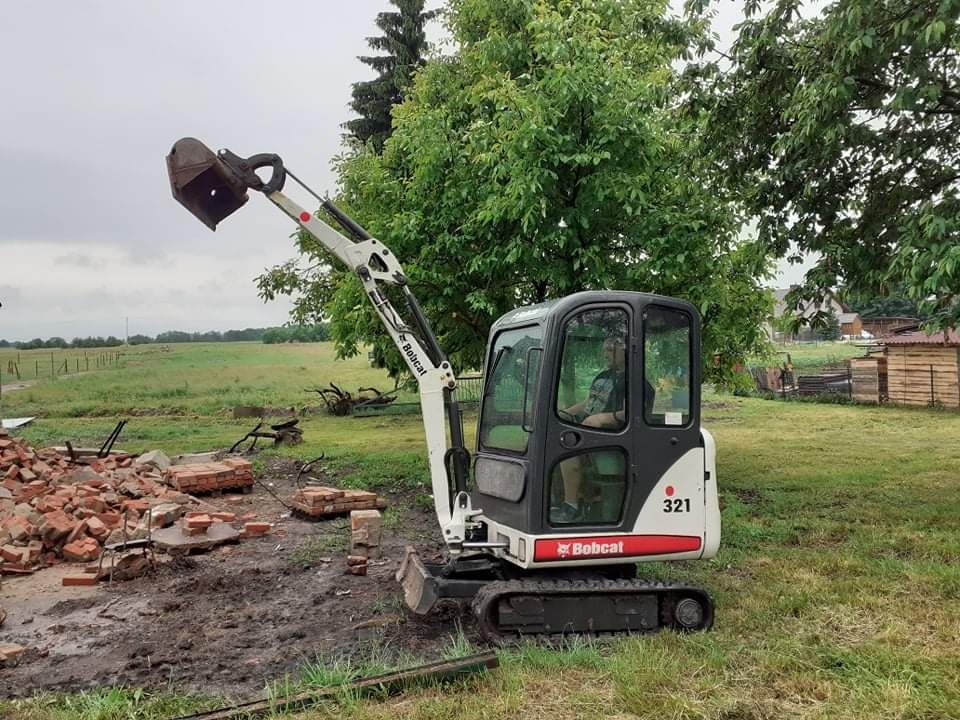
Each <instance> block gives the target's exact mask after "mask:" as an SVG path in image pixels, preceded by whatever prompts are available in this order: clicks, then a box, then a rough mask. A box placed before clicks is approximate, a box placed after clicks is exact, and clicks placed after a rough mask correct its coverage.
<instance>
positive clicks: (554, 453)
mask: <svg viewBox="0 0 960 720" xmlns="http://www.w3.org/2000/svg"><path fill="white" fill-rule="evenodd" d="M167 169H168V173H169V176H170V183H171V187H172V190H173V195H174V197H175V198H176V200H178V201H179V202H180V203H181V204H182V205H184V206H185V207H186V208H187V210H189V211H190V212H191V213H192V214H193V215H194V216H196V217H197V218H198V219H199V220H200V221H202V222H203V223H204V224H205V225H207V226H208V227H209V228H210V229H211V230H215V229H216V227H217V224H218V223H219V222H220V221H222V220H223V219H224V218H226V217H227V216H229V215H231V214H232V213H233V212H235V211H236V210H238V209H239V208H240V207H242V206H243V205H244V204H245V203H246V202H247V199H248V191H250V190H255V191H259V192H261V193H263V195H265V196H266V198H267V199H268V200H270V201H271V202H272V203H273V204H274V205H276V206H277V207H278V208H280V210H281V211H283V213H285V214H286V215H287V216H288V217H289V218H290V219H292V220H293V221H294V222H295V223H297V225H298V226H299V228H300V229H301V230H302V231H304V232H306V233H309V235H310V236H311V237H313V238H314V239H315V240H316V241H317V242H319V243H320V244H321V245H322V246H323V247H325V248H326V249H327V250H328V251H329V253H330V254H332V255H334V256H335V257H337V258H338V259H339V260H340V261H341V262H343V263H345V264H346V265H347V266H348V267H349V268H351V270H352V271H353V272H355V273H356V275H357V277H358V278H359V280H360V282H361V283H362V285H363V289H364V291H365V292H366V296H367V298H368V299H369V300H370V302H371V304H372V307H373V310H374V312H376V314H377V315H378V316H379V318H380V320H381V321H382V322H383V326H384V328H385V329H386V332H387V333H388V334H389V336H390V337H391V339H392V340H393V342H394V343H395V344H396V346H397V348H398V350H399V352H400V355H401V356H402V357H403V358H404V360H405V361H406V364H407V367H408V368H409V370H410V373H411V374H412V376H413V377H414V378H415V379H416V380H417V382H418V384H419V391H420V402H421V406H422V411H423V425H424V430H425V434H426V444H427V452H428V455H429V468H430V477H431V483H432V492H433V502H434V509H435V510H436V514H437V519H438V520H439V523H440V531H441V534H442V537H443V540H444V542H445V544H446V562H443V563H438V564H428V563H425V562H424V561H423V560H422V558H421V557H420V556H419V554H418V553H417V551H416V550H415V549H414V548H407V550H406V554H405V556H404V558H403V560H402V563H401V565H400V569H399V570H398V572H397V580H398V581H399V583H400V584H401V586H402V589H403V593H404V598H405V601H406V603H407V605H408V607H409V608H410V609H411V610H412V611H413V612H415V613H418V614H427V613H429V612H430V610H431V609H432V608H433V607H434V606H435V605H437V603H438V602H440V601H442V600H444V599H447V598H453V599H458V600H461V601H467V600H470V601H472V607H473V611H474V612H475V614H476V617H477V621H478V623H479V626H480V630H481V631H482V633H483V635H484V636H485V637H486V638H487V639H488V640H490V641H491V642H493V643H496V644H509V643H511V642H515V641H517V640H519V639H522V638H527V637H545V636H546V637H548V638H552V637H554V636H566V635H590V636H608V635H618V634H630V633H644V632H652V631H656V630H659V629H662V628H668V629H673V630H677V631H698V630H706V629H708V628H710V627H711V625H712V624H713V616H714V608H713V602H712V600H711V598H710V596H709V595H708V594H707V592H706V591H705V590H704V589H702V588H699V587H696V586H691V585H686V584H678V583H661V582H646V581H644V580H642V579H639V578H638V577H637V568H638V563H639V562H642V561H673V560H695V559H701V558H711V557H713V556H714V555H716V553H717V549H718V546H719V544H720V508H719V502H718V494H717V475H716V462H715V459H716V451H715V445H714V441H713V438H712V436H711V435H710V433H709V432H707V431H706V430H705V429H703V428H702V427H701V426H700V368H701V364H700V321H699V316H698V313H697V311H696V309H695V308H694V307H693V306H692V305H691V304H689V303H687V302H684V301H682V300H677V299H674V298H669V297H662V296H658V295H652V294H646V293H637V292H615V291H591V292H579V293H576V294H573V295H569V296H567V297H563V298H558V299H555V300H551V301H549V302H544V303H541V304H538V305H532V306H529V307H520V308H517V309H515V310H513V311H511V312H508V313H507V314H506V315H504V316H503V317H501V318H500V319H499V320H497V321H496V322H495V323H494V324H493V327H492V328H491V330H490V337H489V343H488V346H487V352H486V359H485V362H484V386H483V387H484V389H483V397H482V400H481V404H480V413H479V422H478V427H477V442H476V450H475V452H474V453H473V455H472V456H471V453H470V452H469V451H468V449H467V447H466V444H465V442H464V431H463V424H462V419H461V411H460V406H459V404H458V402H457V379H456V377H455V375H454V371H453V368H452V367H451V364H450V362H449V360H448V359H447V357H446V356H445V355H444V352H443V350H442V349H441V348H440V346H439V344H438V342H437V339H436V337H435V335H434V333H433V332H432V330H431V328H430V324H429V322H428V321H427V319H426V317H425V316H424V313H423V311H422V309H421V307H420V305H419V303H418V302H417V299H416V297H415V296H414V294H413V292H412V290H411V289H410V286H409V284H408V282H407V277H406V275H405V274H404V272H403V268H402V267H401V265H400V261H399V260H398V259H397V258H396V256H395V255H394V254H393V253H392V252H391V251H390V250H389V248H387V247H386V246H385V245H384V244H383V243H382V242H381V241H380V240H378V239H375V238H373V237H371V235H370V234H369V233H368V232H367V231H366V230H364V229H363V227H361V226H360V225H359V224H358V223H357V222H355V221H354V220H353V219H352V218H351V217H349V216H348V215H347V214H346V213H344V212H343V211H341V210H340V209H339V208H338V207H336V206H335V205H334V204H333V203H332V202H330V201H329V200H327V199H323V198H321V197H320V196H318V195H317V194H316V193H314V192H313V191H312V190H310V188H308V187H307V186H306V185H304V184H303V183H302V182H300V180H299V179H297V178H296V176H294V175H293V173H292V172H290V171H289V170H288V169H287V168H286V167H285V166H284V164H283V161H282V160H281V159H280V157H278V156H277V155H274V154H258V155H253V156H251V157H240V156H238V155H235V154H234V153H232V152H230V151H229V150H220V151H219V152H218V153H214V152H213V151H212V150H210V149H209V148H208V147H207V146H206V145H204V144H203V143H202V142H200V141H199V140H196V139H194V138H183V139H181V140H179V141H177V142H176V144H174V146H173V149H172V150H171V151H170V154H169V155H168V156H167ZM267 174H269V176H270V177H269V178H268V179H267V178H266V175H267ZM288 177H289V178H290V179H292V180H294V181H295V182H297V183H298V184H300V185H301V186H302V187H303V188H304V189H305V190H306V191H307V192H309V193H310V194H311V195H313V197H315V198H316V199H317V200H318V201H319V202H320V204H321V206H322V208H323V209H324V210H326V212H327V213H329V215H330V216H331V217H332V218H334V219H335V221H336V223H337V224H338V225H339V226H340V228H341V230H342V232H340V231H338V230H336V229H334V228H333V227H331V226H330V225H328V224H327V223H326V222H324V221H323V220H321V219H320V218H319V217H317V215H316V214H314V213H311V212H308V211H307V210H306V209H304V208H303V207H300V206H299V205H298V204H296V203H295V202H293V201H292V200H291V199H290V198H289V197H287V195H285V194H284V193H283V192H282V190H283V187H284V184H285V182H286V180H287V178H288ZM391 297H392V298H393V299H396V300H397V303H396V305H395V303H394V302H392V301H391ZM397 305H399V306H400V307H403V306H404V305H405V307H403V311H402V312H401V311H400V310H398V309H397Z"/></svg>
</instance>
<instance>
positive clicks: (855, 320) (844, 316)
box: [837, 312, 863, 338]
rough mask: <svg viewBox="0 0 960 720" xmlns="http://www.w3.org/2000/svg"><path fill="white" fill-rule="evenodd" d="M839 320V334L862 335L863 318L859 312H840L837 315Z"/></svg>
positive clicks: (847, 335) (848, 335)
mask: <svg viewBox="0 0 960 720" xmlns="http://www.w3.org/2000/svg"><path fill="white" fill-rule="evenodd" d="M837 319H838V320H839V321H840V335H841V336H842V337H845V338H859V337H863V319H862V318H861V317H860V314H859V313H855V312H842V313H840V314H839V315H837Z"/></svg>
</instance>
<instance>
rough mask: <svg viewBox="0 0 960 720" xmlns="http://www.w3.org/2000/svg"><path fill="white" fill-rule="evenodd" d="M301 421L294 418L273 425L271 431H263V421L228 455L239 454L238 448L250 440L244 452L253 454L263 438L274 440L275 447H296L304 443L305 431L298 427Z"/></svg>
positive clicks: (238, 441) (236, 443)
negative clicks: (284, 445)
mask: <svg viewBox="0 0 960 720" xmlns="http://www.w3.org/2000/svg"><path fill="white" fill-rule="evenodd" d="M299 422H300V419H299V418H294V419H293V420H287V421H286V422H282V423H278V424H276V425H271V426H270V430H269V431H268V430H261V428H262V427H263V421H262V420H261V421H260V422H258V423H257V426H256V427H255V428H253V430H251V431H250V432H248V433H247V434H246V435H244V436H243V437H242V438H240V439H239V440H237V442H235V443H234V444H233V447H231V448H230V450H229V451H228V453H227V454H228V455H233V454H234V453H236V452H237V448H238V447H240V446H241V445H243V444H244V443H245V442H246V441H247V440H250V441H251V442H250V446H249V447H248V448H247V449H246V450H244V451H243V452H244V454H249V453H252V452H254V451H255V450H256V448H257V441H258V440H260V439H261V438H264V439H267V440H273V444H274V445H283V444H286V445H296V444H297V443H300V442H303V430H301V429H300V428H299V427H297V425H298V424H299Z"/></svg>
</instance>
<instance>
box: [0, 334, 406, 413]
mask: <svg viewBox="0 0 960 720" xmlns="http://www.w3.org/2000/svg"><path fill="white" fill-rule="evenodd" d="M43 352H44V351H30V352H29V353H23V355H24V360H23V361H22V362H23V363H27V362H28V360H27V359H26V356H27V355H32V354H37V357H39V358H42V357H43ZM122 352H123V357H122V358H121V361H120V365H121V367H119V368H116V367H107V368H105V369H103V370H97V371H92V372H89V373H83V374H80V375H77V374H70V375H60V376H58V377H57V379H56V380H51V379H50V377H49V372H47V373H46V374H43V373H41V377H40V379H39V380H37V381H36V384H35V385H33V386H31V387H30V388H28V389H25V390H18V391H16V392H10V393H7V394H6V395H5V396H4V398H3V400H2V403H0V406H2V407H3V412H4V413H5V414H6V416H8V417H9V416H18V417H19V416H26V415H46V416H48V417H49V416H51V414H54V413H55V414H56V416H57V417H90V416H102V417H114V416H119V415H124V414H130V413H134V414H137V413H144V412H145V411H148V412H151V413H156V414H163V415H187V416H193V415H201V416H210V415H224V414H228V413H229V412H230V411H231V409H232V408H233V406H235V405H265V406H271V407H292V406H295V407H303V406H304V405H319V404H321V400H320V397H319V396H318V395H317V394H316V393H313V392H310V393H308V392H305V390H306V388H313V387H326V386H327V385H328V383H330V382H334V383H336V384H337V385H338V386H339V387H341V388H342V389H344V390H347V391H349V392H351V393H354V394H356V392H357V389H358V388H360V387H370V386H374V387H377V388H379V389H380V390H381V391H384V392H385V391H387V390H390V389H392V388H393V382H392V381H391V380H390V379H389V378H388V377H387V375H386V373H385V372H383V371H381V370H376V369H374V368H371V367H370V366H369V363H367V362H366V359H365V358H363V357H358V358H353V359H351V360H349V361H344V362H336V361H335V360H334V350H333V344H332V343H326V342H325V343H306V344H302V345H301V344H287V345H264V344H261V343H184V344H171V345H137V346H134V347H130V348H125V349H123V351H122ZM3 357H4V356H2V355H0V367H2V369H3V370H4V371H5V370H6V367H7V365H6V363H5V362H4V360H3ZM58 357H59V355H58ZM46 361H47V364H48V366H49V353H46ZM29 362H30V363H31V367H32V360H31V361H29ZM48 370H49V367H48ZM31 373H32V370H31ZM4 377H5V378H6V377H7V375H6V374H4ZM26 379H27V380H30V379H31V376H27V377H26ZM4 382H5V383H6V382H8V380H4ZM401 399H404V400H411V399H413V396H412V395H410V394H409V393H407V394H404V396H403V398H401Z"/></svg>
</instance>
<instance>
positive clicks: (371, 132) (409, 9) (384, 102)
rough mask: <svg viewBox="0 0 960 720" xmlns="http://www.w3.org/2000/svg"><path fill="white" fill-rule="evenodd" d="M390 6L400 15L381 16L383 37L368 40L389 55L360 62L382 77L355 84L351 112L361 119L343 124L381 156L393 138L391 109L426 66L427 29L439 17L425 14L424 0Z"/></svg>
mask: <svg viewBox="0 0 960 720" xmlns="http://www.w3.org/2000/svg"><path fill="white" fill-rule="evenodd" d="M390 4H391V5H393V6H394V7H396V8H397V9H398V10H399V12H382V13H378V14H377V20H376V24H377V27H378V28H380V30H382V31H383V35H380V36H377V37H370V38H367V44H368V45H369V46H370V47H371V48H373V49H374V50H379V51H381V52H384V53H386V54H385V55H377V56H372V57H368V56H360V57H359V58H358V59H359V60H360V62H362V63H364V64H365V65H369V66H370V67H372V68H373V69H374V70H376V71H377V73H378V76H377V77H376V78H374V79H373V80H368V81H366V82H358V83H354V84H353V101H352V102H351V103H350V108H351V109H352V110H353V111H354V112H355V113H357V114H358V115H359V116H360V117H358V118H356V119H354V120H348V121H347V122H345V123H344V124H343V126H344V127H345V128H346V129H347V130H348V132H349V134H350V135H351V136H352V137H355V138H357V139H358V140H360V141H361V142H363V143H366V142H367V141H368V140H369V141H372V142H373V145H374V147H375V148H376V150H377V152H381V151H382V150H383V143H384V142H386V139H387V138H388V137H390V108H392V107H393V106H394V105H396V104H398V103H400V102H402V101H403V94H404V91H405V89H406V88H407V87H408V86H409V84H410V81H411V79H412V77H413V73H414V72H415V71H416V69H417V68H418V67H420V66H421V65H422V64H423V62H424V60H423V55H424V53H425V52H426V50H427V39H426V34H425V33H424V25H426V23H427V21H429V20H430V19H431V18H433V17H434V16H435V15H436V11H435V10H430V11H424V9H423V5H424V0H390Z"/></svg>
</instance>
